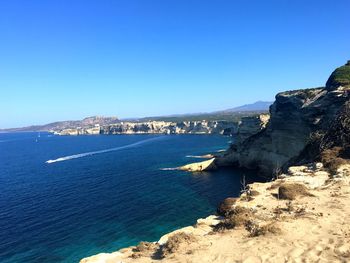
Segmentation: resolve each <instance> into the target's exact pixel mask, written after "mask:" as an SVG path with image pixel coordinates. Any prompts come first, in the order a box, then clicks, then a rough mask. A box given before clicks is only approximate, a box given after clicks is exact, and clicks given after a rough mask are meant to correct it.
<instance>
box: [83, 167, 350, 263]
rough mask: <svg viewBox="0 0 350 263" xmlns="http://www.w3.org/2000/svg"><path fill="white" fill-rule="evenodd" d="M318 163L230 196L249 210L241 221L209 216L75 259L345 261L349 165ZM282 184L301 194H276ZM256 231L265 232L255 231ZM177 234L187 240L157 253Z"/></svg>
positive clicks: (90, 262) (349, 254)
mask: <svg viewBox="0 0 350 263" xmlns="http://www.w3.org/2000/svg"><path fill="white" fill-rule="evenodd" d="M322 167H323V165H322V164H321V163H318V164H313V165H309V166H294V167H289V169H288V173H286V174H282V175H280V176H279V179H277V180H274V181H272V182H267V183H253V184H250V185H249V186H247V189H249V191H246V192H245V193H243V194H242V195H241V196H240V197H238V198H230V199H231V201H232V203H231V204H230V205H229V207H228V208H229V209H235V208H236V209H237V208H242V207H243V208H244V210H245V211H246V212H245V213H247V214H249V221H246V222H245V225H244V224H243V225H239V224H237V225H236V226H234V227H233V228H225V227H223V228H222V229H220V227H219V228H218V226H220V225H223V224H224V223H225V222H226V221H225V220H227V218H225V216H223V215H221V216H220V215H209V216H208V217H206V218H204V219H203V218H200V219H198V220H197V224H196V225H194V226H187V227H184V228H180V229H178V230H175V231H173V232H171V233H168V234H166V235H164V236H162V237H161V238H160V239H159V241H158V242H155V243H147V242H146V243H142V242H141V244H140V245H138V246H136V247H135V246H132V247H128V248H124V249H120V250H119V251H116V252H113V253H100V254H97V255H94V256H90V257H87V258H84V259H82V260H81V261H80V263H97V262H125V263H126V262H141V263H146V262H226V261H227V260H229V261H230V262H232V261H234V262H286V260H287V262H316V261H319V262H345V261H346V260H349V259H350V245H349V244H350V227H349V226H348V224H347V222H346V218H348V217H349V216H350V202H349V201H350V166H349V165H343V166H340V167H339V168H338V170H337V173H336V174H335V175H331V174H330V173H329V172H328V171H327V170H325V169H323V168H322ZM285 184H287V185H291V184H292V185H293V184H298V185H303V187H305V189H306V190H305V191H307V192H304V194H303V192H302V191H301V192H299V193H296V196H295V197H294V198H290V200H289V199H288V198H283V196H282V195H281V196H278V195H279V193H280V189H281V186H283V185H285ZM303 189H304V188H303ZM248 193H250V194H248ZM252 193H254V195H253V194H252ZM306 193H307V194H306ZM287 197H288V196H287ZM248 222H250V224H251V226H250V228H249V227H247V225H248ZM254 228H255V230H254ZM259 229H260V230H262V229H265V230H266V229H267V230H266V233H263V231H262V232H261V233H260V234H259V231H258V230H259ZM254 231H255V232H254ZM270 231H271V232H270ZM181 233H184V234H185V235H188V236H190V237H191V238H189V239H183V240H181V239H178V244H177V245H176V246H175V247H176V248H174V249H173V251H170V253H168V254H167V255H166V256H160V255H161V254H159V253H160V252H161V251H162V249H163V250H164V247H166V246H167V243H168V242H169V240H170V239H172V237H177V236H180V235H182V234H181ZM145 244H150V245H145ZM142 247H143V249H141V248H142ZM251 247H254V250H253V249H249V248H251Z"/></svg>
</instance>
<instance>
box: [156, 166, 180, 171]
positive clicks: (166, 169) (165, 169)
mask: <svg viewBox="0 0 350 263" xmlns="http://www.w3.org/2000/svg"><path fill="white" fill-rule="evenodd" d="M160 170H162V171H175V170H179V168H177V167H175V168H160Z"/></svg>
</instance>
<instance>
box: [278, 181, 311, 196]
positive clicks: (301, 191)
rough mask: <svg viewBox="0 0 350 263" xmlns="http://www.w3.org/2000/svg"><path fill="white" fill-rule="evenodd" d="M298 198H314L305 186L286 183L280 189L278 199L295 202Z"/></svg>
mask: <svg viewBox="0 0 350 263" xmlns="http://www.w3.org/2000/svg"><path fill="white" fill-rule="evenodd" d="M298 196H313V195H312V194H311V193H310V192H309V191H308V190H307V188H306V186H305V185H303V184H297V183H284V184H282V185H281V186H280V187H279V188H278V198H279V199H285V200H294V199H295V198H296V197H298Z"/></svg>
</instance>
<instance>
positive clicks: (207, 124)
mask: <svg viewBox="0 0 350 263" xmlns="http://www.w3.org/2000/svg"><path fill="white" fill-rule="evenodd" d="M237 127H238V124H237V123H236V122H230V121H205V120H203V121H183V122H165V121H149V122H119V123H115V124H109V125H102V126H98V127H91V128H75V129H64V130H61V131H59V132H57V134H59V135H81V134H222V135H232V134H235V133H236V132H237Z"/></svg>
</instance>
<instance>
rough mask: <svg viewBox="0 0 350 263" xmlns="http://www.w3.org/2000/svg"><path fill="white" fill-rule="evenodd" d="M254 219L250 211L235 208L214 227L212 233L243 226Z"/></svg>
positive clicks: (239, 207)
mask: <svg viewBox="0 0 350 263" xmlns="http://www.w3.org/2000/svg"><path fill="white" fill-rule="evenodd" d="M253 217H254V213H253V212H252V210H251V209H249V208H245V207H242V206H236V207H235V208H234V209H233V210H232V211H231V212H230V213H229V214H228V215H226V217H225V218H224V219H223V220H222V221H221V222H220V223H219V224H217V225H216V226H215V227H214V231H224V230H226V229H233V228H235V227H239V226H242V225H244V224H245V223H246V222H247V221H248V220H251V219H252V218H253Z"/></svg>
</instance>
